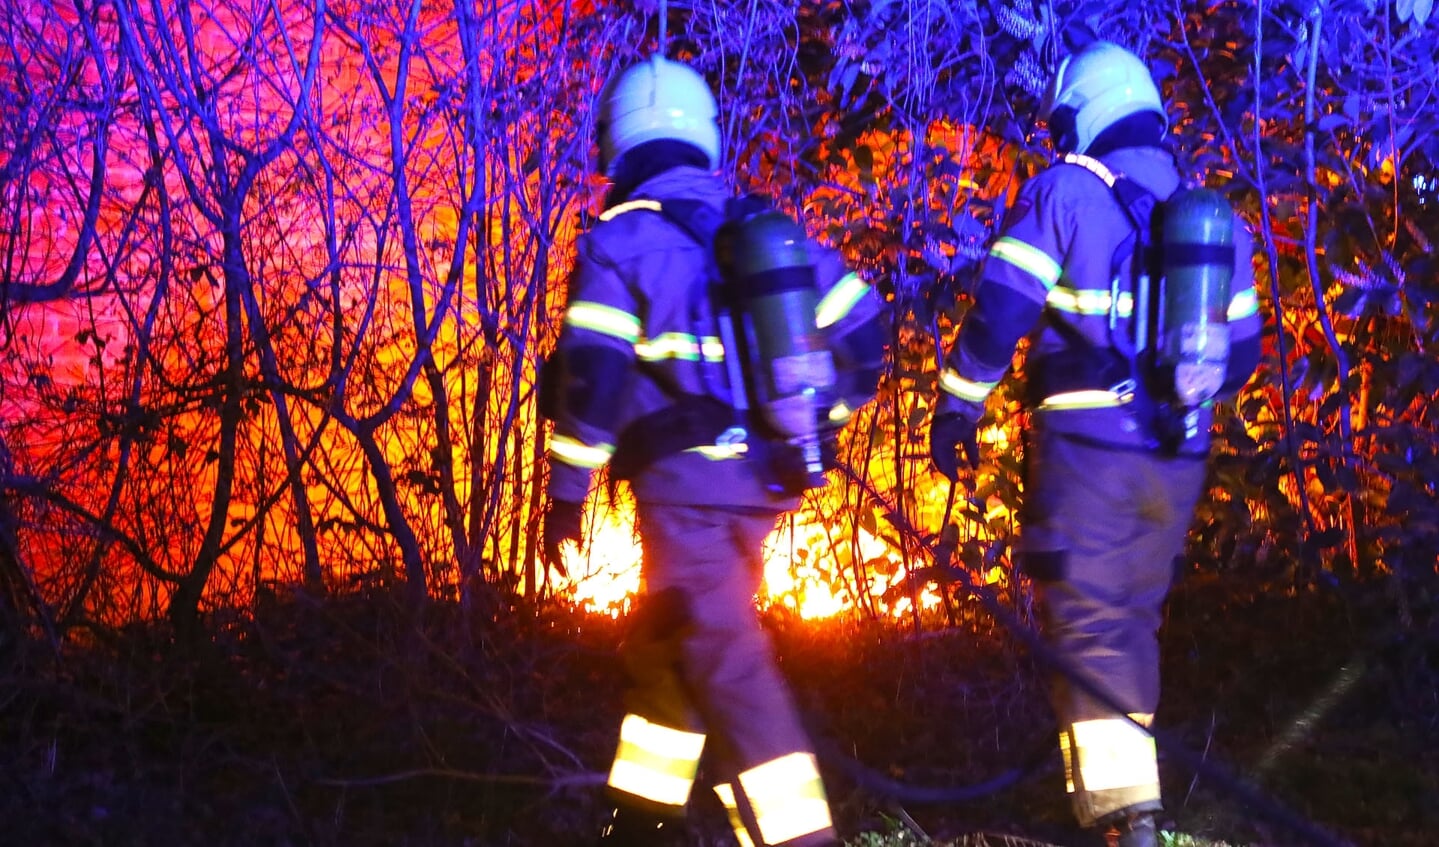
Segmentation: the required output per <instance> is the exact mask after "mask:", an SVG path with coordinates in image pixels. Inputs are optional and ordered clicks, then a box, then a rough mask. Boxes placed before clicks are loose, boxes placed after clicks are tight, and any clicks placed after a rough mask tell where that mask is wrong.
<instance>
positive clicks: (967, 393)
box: [939, 368, 999, 403]
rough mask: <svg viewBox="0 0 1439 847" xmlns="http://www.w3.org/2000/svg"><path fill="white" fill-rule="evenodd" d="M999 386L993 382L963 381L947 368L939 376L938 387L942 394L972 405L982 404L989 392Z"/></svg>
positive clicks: (962, 378) (996, 382) (963, 379)
mask: <svg viewBox="0 0 1439 847" xmlns="http://www.w3.org/2000/svg"><path fill="white" fill-rule="evenodd" d="M996 385H999V382H998V381H995V382H975V381H974V380H970V379H965V378H964V377H962V376H960V375H959V374H957V373H955V372H954V371H952V370H950V369H949V368H945V369H944V371H943V372H941V373H940V375H939V387H940V388H941V389H943V390H944V393H946V394H950V395H953V396H955V397H958V398H959V399H961V400H968V401H970V402H972V403H983V402H984V398H986V397H988V396H989V392H991V391H993V390H994V387H995V386H996Z"/></svg>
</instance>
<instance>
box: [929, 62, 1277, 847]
mask: <svg viewBox="0 0 1439 847" xmlns="http://www.w3.org/2000/svg"><path fill="white" fill-rule="evenodd" d="M1042 110H1043V111H1042V117H1044V118H1045V119H1046V120H1047V121H1048V124H1049V127H1050V136H1051V138H1052V140H1053V141H1054V144H1055V146H1056V148H1057V149H1058V151H1059V152H1060V153H1063V154H1066V155H1065V160H1064V161H1063V162H1062V163H1059V164H1056V165H1055V166H1053V167H1050V168H1048V169H1046V170H1045V171H1043V172H1041V173H1039V174H1037V175H1036V176H1034V177H1033V178H1032V179H1030V180H1028V181H1027V182H1026V184H1025V185H1023V186H1022V188H1021V190H1020V191H1019V193H1018V196H1017V197H1016V200H1015V202H1014V205H1013V207H1012V208H1011V209H1010V210H1009V211H1008V213H1007V214H1006V216H1005V219H1004V224H1003V227H1002V229H1001V232H1000V237H999V238H998V239H997V240H996V242H995V243H994V246H993V247H992V248H991V250H990V252H989V255H988V258H987V260H986V262H985V264H984V267H983V270H982V273H981V277H980V281H979V283H978V286H977V288H976V289H975V292H974V303H973V305H972V307H971V309H970V311H969V313H968V315H967V317H966V318H965V321H964V323H963V325H962V326H961V327H960V332H959V335H958V338H957V340H956V342H955V344H954V346H953V348H952V349H951V350H950V351H949V352H948V354H947V356H946V358H945V365H944V368H943V369H942V372H941V375H940V388H941V392H940V398H939V402H938V406H937V408H936V411H935V418H934V425H933V429H932V431H931V455H932V457H933V460H934V462H935V464H936V466H937V467H938V468H939V469H940V470H941V471H944V472H946V473H947V474H948V475H949V476H950V477H951V479H953V478H954V468H955V467H956V464H957V463H956V449H957V446H958V445H959V441H958V438H959V437H960V436H963V435H965V434H969V435H971V436H972V433H973V432H974V428H975V427H976V425H977V423H978V421H979V420H980V418H981V416H982V414H983V410H984V404H985V399H986V397H987V396H988V395H989V393H990V391H991V390H992V389H993V388H994V387H995V385H996V384H997V383H998V382H999V381H1000V380H1001V379H1002V378H1003V376H1004V374H1005V372H1006V370H1007V369H1008V367H1009V365H1010V360H1011V357H1012V355H1013V353H1014V351H1015V349H1016V346H1017V344H1018V342H1019V341H1020V339H1021V338H1022V337H1025V336H1027V335H1030V333H1031V331H1035V335H1034V336H1033V338H1032V343H1031V345H1030V351H1029V353H1028V357H1027V360H1026V364H1025V374H1026V376H1027V378H1028V389H1029V398H1028V400H1027V405H1029V407H1030V408H1031V409H1032V411H1033V414H1032V416H1031V421H1032V423H1033V426H1032V431H1031V432H1030V433H1029V437H1028V440H1027V443H1028V444H1029V455H1028V456H1027V457H1026V458H1027V470H1026V482H1025V515H1024V519H1023V520H1022V521H1021V527H1022V529H1021V538H1020V544H1019V554H1020V564H1021V567H1022V568H1023V569H1024V570H1025V571H1027V572H1028V574H1029V575H1030V576H1031V577H1032V578H1033V579H1034V581H1035V584H1036V590H1037V594H1038V599H1039V602H1040V606H1041V611H1042V620H1043V626H1044V632H1045V637H1046V639H1047V641H1048V642H1049V644H1050V645H1051V646H1052V647H1053V648H1054V650H1055V652H1056V653H1057V654H1058V655H1059V656H1060V657H1061V658H1062V659H1063V660H1064V664H1065V666H1066V667H1065V668H1063V669H1061V670H1063V671H1064V672H1063V673H1056V674H1055V680H1054V683H1053V688H1052V695H1053V704H1054V708H1055V711H1056V713H1057V716H1058V718H1059V721H1060V727H1061V729H1060V747H1061V752H1062V753H1063V754H1064V762H1065V775H1066V783H1067V788H1068V791H1069V792H1070V795H1071V799H1072V804H1073V808H1074V812H1075V815H1076V817H1077V819H1078V822H1079V824H1080V825H1081V826H1082V827H1085V828H1091V827H1092V828H1096V829H1105V830H1109V831H1110V835H1111V837H1112V838H1113V837H1117V838H1118V839H1119V841H1118V843H1120V844H1123V845H1125V847H1147V845H1153V844H1155V843H1156V838H1157V835H1156V831H1155V821H1154V814H1155V813H1156V812H1157V811H1159V810H1160V808H1161V806H1160V786H1159V775H1158V768H1157V763H1156V757H1155V745H1154V740H1153V737H1152V736H1151V735H1150V734H1149V733H1148V732H1147V729H1146V728H1147V726H1148V725H1149V723H1150V721H1151V720H1152V717H1153V714H1154V711H1155V707H1156V706H1157V704H1158V699H1159V649H1158V640H1157V630H1158V627H1159V623H1160V612H1161V606H1162V604H1163V601H1164V599H1165V597H1166V595H1167V593H1168V590H1169V587H1170V583H1171V580H1172V578H1173V574H1174V572H1175V565H1176V562H1177V561H1179V559H1178V557H1179V556H1180V554H1181V553H1182V552H1183V548H1184V541H1185V536H1186V534H1187V530H1188V527H1189V523H1190V520H1191V518H1192V513H1193V509H1194V507H1195V505H1196V503H1197V501H1198V499H1199V496H1200V494H1201V490H1202V487H1203V482H1204V477H1205V463H1206V457H1207V455H1208V451H1209V440H1208V438H1209V435H1208V432H1209V424H1210V421H1211V410H1210V408H1209V407H1208V406H1207V405H1206V406H1203V407H1197V408H1195V409H1193V410H1191V414H1192V418H1193V419H1192V420H1191V421H1190V423H1191V424H1193V425H1192V426H1190V427H1188V428H1187V429H1186V430H1184V434H1183V435H1182V436H1181V437H1180V438H1179V439H1178V440H1177V441H1170V442H1167V443H1166V442H1164V441H1163V440H1162V439H1160V438H1159V437H1158V435H1159V434H1158V433H1157V432H1156V431H1155V429H1156V426H1157V422H1156V420H1155V415H1154V414H1153V405H1154V404H1153V403H1149V402H1146V397H1145V395H1146V387H1145V386H1143V385H1140V384H1137V381H1136V379H1135V369H1134V367H1133V353H1134V352H1135V351H1134V349H1133V345H1134V343H1135V342H1134V339H1135V334H1136V332H1137V331H1142V330H1137V328H1136V324H1137V323H1142V322H1137V321H1136V318H1137V317H1142V316H1136V315H1135V314H1134V303H1133V299H1134V295H1133V292H1132V291H1131V290H1130V285H1129V280H1131V279H1133V278H1134V276H1133V274H1132V271H1133V268H1132V267H1131V266H1130V265H1131V260H1132V259H1133V253H1132V252H1130V253H1126V252H1125V251H1124V250H1123V249H1122V245H1123V244H1124V243H1125V242H1126V239H1129V238H1131V237H1132V236H1133V235H1134V233H1135V230H1136V227H1135V226H1134V225H1133V224H1132V223H1131V222H1130V218H1129V217H1127V216H1126V212H1125V208H1124V207H1123V206H1122V205H1121V203H1120V201H1119V199H1118V197H1117V194H1116V192H1115V191H1114V190H1112V189H1111V186H1110V184H1109V183H1110V182H1112V181H1114V180H1117V179H1118V178H1120V176H1122V177H1124V178H1127V179H1129V180H1132V181H1133V182H1134V183H1137V184H1138V185H1139V186H1141V187H1142V188H1143V189H1147V190H1148V192H1150V193H1152V194H1153V195H1154V197H1155V198H1158V199H1163V198H1167V197H1169V196H1170V195H1171V194H1172V193H1173V192H1175V191H1176V189H1178V188H1179V186H1180V177H1179V174H1178V172H1177V170H1176V167H1175V164H1174V161H1173V159H1172V157H1171V156H1170V155H1169V154H1168V153H1167V152H1165V151H1164V150H1162V149H1161V148H1160V143H1161V140H1162V138H1163V134H1164V130H1165V128H1166V126H1167V122H1166V118H1165V114H1164V109H1163V105H1162V103H1161V101H1160V98H1159V92H1158V90H1157V89H1156V88H1155V85H1154V83H1153V81H1152V80H1151V79H1150V76H1149V73H1148V71H1147V70H1146V68H1145V66H1144V64H1143V63H1142V62H1141V61H1140V60H1139V59H1138V58H1137V57H1135V56H1134V55H1133V54H1131V53H1129V52H1128V51H1126V50H1124V49H1122V48H1120V47H1117V46H1115V45H1113V44H1108V43H1103V42H1099V43H1095V44H1092V45H1090V46H1089V47H1087V48H1086V49H1084V50H1083V51H1081V52H1079V53H1077V54H1075V55H1072V56H1071V57H1069V58H1068V59H1066V60H1065V61H1064V62H1063V63H1062V64H1061V66H1060V68H1059V70H1058V72H1057V74H1056V76H1055V78H1054V79H1053V81H1052V83H1051V86H1050V89H1049V93H1048V95H1047V97H1046V99H1045V103H1044V105H1043V107H1042ZM1233 234H1234V244H1233V264H1234V267H1233V275H1232V277H1231V278H1230V279H1231V284H1230V289H1229V291H1230V293H1231V297H1230V299H1229V302H1228V304H1227V306H1228V309H1227V319H1228V331H1229V334H1230V344H1231V347H1230V350H1229V359H1228V364H1227V371H1226V372H1225V375H1224V383H1223V385H1222V387H1221V388H1220V395H1219V396H1221V397H1225V396H1232V395H1233V394H1234V393H1235V392H1237V391H1238V389H1239V388H1240V387H1242V386H1243V384H1244V383H1245V382H1247V381H1248V379H1249V377H1250V376H1251V375H1252V373H1253V371H1254V369H1255V367H1256V366H1257V365H1258V361H1259V354H1260V347H1259V335H1260V328H1261V326H1260V319H1259V315H1258V303H1257V300H1256V297H1255V291H1254V288H1253V275H1252V270H1251V267H1250V259H1251V251H1252V239H1251V238H1250V237H1249V236H1248V234H1247V233H1246V232H1245V230H1244V229H1243V227H1242V224H1241V223H1240V222H1239V221H1238V220H1237V219H1236V221H1235V227H1234V233H1233ZM1116 280H1118V282H1116ZM1071 672H1073V673H1077V674H1080V675H1082V676H1083V678H1084V679H1085V680H1087V681H1088V683H1090V684H1091V685H1092V687H1093V690H1094V691H1099V692H1104V693H1105V694H1106V695H1107V696H1103V697H1096V696H1093V695H1092V694H1091V693H1090V691H1087V690H1086V686H1085V685H1083V684H1075V683H1074V682H1072V681H1071V678H1070V676H1069V673H1071ZM1111 843H1112V842H1111Z"/></svg>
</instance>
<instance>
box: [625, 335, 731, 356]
mask: <svg viewBox="0 0 1439 847" xmlns="http://www.w3.org/2000/svg"><path fill="white" fill-rule="evenodd" d="M635 355H636V356H638V357H639V358H641V359H644V360H645V361H647V362H655V361H659V360H661V359H680V360H683V361H686V362H697V361H699V359H700V356H701V355H703V356H704V358H705V360H706V361H710V362H723V361H724V345H723V344H722V343H720V340H719V338H717V337H715V336H713V335H707V336H705V337H704V338H699V337H696V336H694V335H691V334H690V333H687V332H666V333H661V334H660V335H657V336H655V337H654V338H651V339H649V340H647V341H637V342H635Z"/></svg>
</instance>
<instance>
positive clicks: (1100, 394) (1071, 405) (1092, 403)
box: [1039, 388, 1133, 409]
mask: <svg viewBox="0 0 1439 847" xmlns="http://www.w3.org/2000/svg"><path fill="white" fill-rule="evenodd" d="M1131 399H1133V398H1132V396H1131V395H1127V394H1117V393H1115V392H1113V391H1106V390H1104V389H1102V388H1089V389H1084V390H1082V391H1065V392H1063V393H1061V394H1051V395H1049V396H1048V397H1046V398H1044V402H1043V403H1040V404H1039V408H1041V409H1109V408H1113V407H1115V406H1123V405H1124V404H1125V403H1128V402H1129V401H1130V400H1131Z"/></svg>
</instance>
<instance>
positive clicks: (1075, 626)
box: [1021, 426, 1205, 827]
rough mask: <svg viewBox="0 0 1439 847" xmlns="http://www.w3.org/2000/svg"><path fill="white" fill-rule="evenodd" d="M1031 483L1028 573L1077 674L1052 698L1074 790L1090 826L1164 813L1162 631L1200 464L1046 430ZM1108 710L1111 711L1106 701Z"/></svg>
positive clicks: (1051, 632)
mask: <svg viewBox="0 0 1439 847" xmlns="http://www.w3.org/2000/svg"><path fill="white" fill-rule="evenodd" d="M1032 440H1033V444H1032V445H1031V455H1030V459H1029V466H1028V473H1027V475H1026V476H1027V479H1026V490H1027V491H1026V504H1025V508H1026V512H1027V520H1026V522H1025V524H1024V527H1025V528H1024V534H1023V540H1022V541H1021V545H1022V548H1021V549H1022V550H1023V561H1024V568H1025V570H1026V571H1027V572H1028V573H1029V575H1030V576H1031V577H1032V578H1033V579H1034V580H1035V585H1036V594H1037V598H1038V601H1039V604H1040V609H1041V614H1042V618H1043V623H1044V627H1045V633H1046V637H1047V638H1048V641H1049V643H1050V645H1051V646H1052V648H1053V649H1054V650H1055V651H1056V652H1057V653H1058V655H1059V658H1060V659H1061V660H1062V661H1063V662H1064V663H1065V667H1066V668H1067V669H1068V670H1069V672H1073V673H1076V674H1078V675H1080V677H1081V678H1082V679H1084V680H1087V681H1088V682H1089V683H1090V684H1091V685H1092V686H1093V687H1094V688H1095V689H1096V690H1097V691H1098V692H1102V695H1103V696H1094V694H1092V693H1091V692H1089V691H1086V690H1084V688H1085V686H1084V685H1082V684H1077V683H1075V682H1074V681H1073V680H1072V679H1070V677H1069V676H1068V675H1067V673H1059V674H1057V675H1056V679H1055V682H1054V685H1053V689H1052V693H1053V700H1054V709H1055V713H1056V715H1057V716H1058V718H1059V722H1060V750H1061V752H1062V753H1063V756H1064V766H1065V782H1066V788H1067V789H1068V791H1069V793H1070V795H1071V799H1072V801H1073V804H1074V811H1075V815H1076V817H1077V818H1078V821H1079V824H1080V825H1081V826H1085V827H1088V826H1093V825H1094V824H1095V823H1096V822H1098V821H1099V820H1100V819H1101V818H1104V817H1105V816H1106V815H1110V814H1112V813H1114V812H1117V811H1120V810H1128V811H1131V812H1135V811H1145V810H1158V809H1159V808H1160V802H1159V799H1160V790H1159V775H1158V767H1157V761H1156V758H1155V745H1154V739H1153V737H1152V736H1150V734H1149V733H1148V732H1147V730H1146V729H1145V728H1146V727H1147V726H1148V725H1149V723H1150V722H1151V721H1152V719H1153V716H1154V711H1155V708H1156V707H1157V706H1158V703H1159V642H1158V635H1157V633H1158V629H1159V625H1160V619H1161V608H1162V606H1163V603H1164V598H1165V595H1166V594H1167V592H1168V590H1169V586H1170V583H1171V581H1172V580H1173V577H1174V572H1175V562H1176V558H1177V557H1178V556H1179V555H1180V554H1181V553H1182V552H1183V549H1184V542H1185V536H1186V534H1187V531H1188V528H1189V525H1190V521H1191V518H1192V516H1193V513H1194V507H1195V505H1196V503H1197V502H1198V499H1199V496H1200V493H1201V491H1202V489H1203V484H1204V478H1205V461H1204V457H1203V456H1186V455H1180V456H1164V455H1160V454H1156V453H1150V452H1144V451H1139V450H1134V449H1132V448H1123V447H1121V448H1115V447H1110V446H1105V445H1104V444H1102V443H1098V442H1093V441H1087V440H1086V439H1084V438H1083V437H1082V436H1078V435H1076V434H1073V433H1067V432H1061V431H1057V429H1055V428H1050V427H1044V426H1039V427H1037V428H1036V431H1035V432H1034V433H1033V435H1032ZM1106 700H1107V701H1109V702H1105V701H1106Z"/></svg>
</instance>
